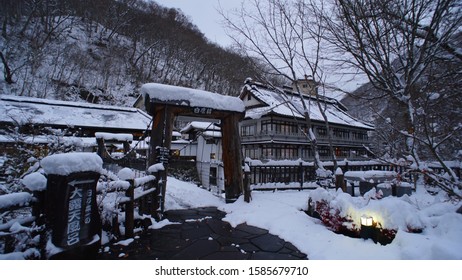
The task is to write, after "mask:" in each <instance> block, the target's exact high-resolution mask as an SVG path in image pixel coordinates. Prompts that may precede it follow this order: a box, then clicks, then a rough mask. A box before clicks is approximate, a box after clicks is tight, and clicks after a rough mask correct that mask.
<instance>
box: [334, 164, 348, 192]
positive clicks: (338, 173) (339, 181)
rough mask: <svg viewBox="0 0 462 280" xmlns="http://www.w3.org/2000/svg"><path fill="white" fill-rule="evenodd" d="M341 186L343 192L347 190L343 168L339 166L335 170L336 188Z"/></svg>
mask: <svg viewBox="0 0 462 280" xmlns="http://www.w3.org/2000/svg"><path fill="white" fill-rule="evenodd" d="M339 188H341V189H342V191H343V192H346V185H345V180H344V175H343V171H342V168H340V167H337V170H335V189H336V190H338V189H339Z"/></svg>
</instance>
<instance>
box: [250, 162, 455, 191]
mask: <svg viewBox="0 0 462 280" xmlns="http://www.w3.org/2000/svg"><path fill="white" fill-rule="evenodd" d="M246 161H247V164H248V165H249V167H250V174H249V176H250V181H251V186H252V189H275V188H278V189H302V188H316V187H317V186H318V185H317V184H318V183H319V179H320V178H319V176H318V175H319V174H316V170H315V167H314V164H313V163H312V162H304V161H301V160H299V161H270V162H267V163H263V162H261V161H257V160H246ZM324 167H325V168H326V169H327V170H330V171H331V172H334V170H333V168H334V165H333V163H332V162H324ZM338 167H340V168H341V169H342V171H343V172H347V171H372V170H374V171H389V172H395V173H396V174H398V175H399V176H400V177H401V178H402V179H406V180H408V181H411V182H412V181H413V180H414V178H413V176H412V172H410V170H409V168H408V167H407V166H406V165H405V164H400V163H384V162H381V161H378V160H370V161H340V162H338ZM430 167H431V168H432V169H433V170H434V171H435V172H438V166H437V165H434V166H433V165H430ZM451 168H452V169H453V170H454V172H455V173H456V174H458V176H459V177H460V174H461V171H460V169H461V168H460V166H459V165H454V166H451ZM441 170H442V168H441Z"/></svg>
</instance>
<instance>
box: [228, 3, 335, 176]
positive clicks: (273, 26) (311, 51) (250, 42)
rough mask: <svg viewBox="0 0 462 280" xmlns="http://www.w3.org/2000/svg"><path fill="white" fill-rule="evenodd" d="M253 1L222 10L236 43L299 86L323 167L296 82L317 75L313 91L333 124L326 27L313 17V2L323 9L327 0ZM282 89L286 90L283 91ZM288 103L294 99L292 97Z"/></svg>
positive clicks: (317, 161) (319, 164) (310, 138)
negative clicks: (327, 95)
mask: <svg viewBox="0 0 462 280" xmlns="http://www.w3.org/2000/svg"><path fill="white" fill-rule="evenodd" d="M249 2H250V1H246V7H241V9H240V10H236V11H235V12H234V13H233V14H231V15H227V14H225V13H224V12H223V11H221V15H222V17H223V18H224V23H225V26H226V27H227V28H228V30H230V37H231V38H232V39H234V42H235V43H236V45H238V46H239V47H240V48H241V49H242V50H243V51H244V52H245V53H246V54H247V55H248V56H249V57H255V58H257V59H260V60H262V61H264V62H265V63H266V64H267V65H268V66H269V73H268V74H271V75H275V76H281V77H284V78H285V79H287V80H289V81H291V82H292V83H293V84H294V85H295V91H296V92H297V93H298V94H299V97H300V100H301V104H302V108H299V110H298V111H299V113H300V114H302V115H303V116H304V119H305V125H306V128H307V130H308V131H307V132H306V134H305V135H306V136H307V139H308V141H309V142H310V144H311V147H312V150H313V153H314V155H315V164H316V166H317V167H318V168H321V169H323V165H322V162H321V160H320V158H319V153H318V148H317V139H316V136H315V134H314V132H313V129H312V127H313V125H312V119H311V117H310V110H311V108H310V105H309V104H307V102H306V101H305V98H304V97H303V95H302V91H301V89H300V88H299V85H298V83H297V82H298V81H299V80H303V79H308V77H309V79H310V80H313V88H312V93H313V95H314V96H315V97H316V98H317V99H318V102H317V106H318V109H319V111H320V112H321V114H322V116H323V118H324V123H325V125H326V126H327V129H329V122H328V118H327V115H326V113H325V112H326V109H327V107H325V106H323V105H322V104H323V102H321V99H322V96H321V94H322V93H323V92H324V91H325V88H324V86H325V80H326V75H325V73H324V71H323V69H322V67H321V64H322V56H321V48H322V45H323V32H324V26H323V25H322V24H320V23H319V22H316V21H317V20H323V19H322V18H316V17H313V15H314V14H313V12H312V9H313V7H314V6H317V7H318V8H320V9H322V6H321V7H319V6H318V5H319V4H320V5H322V1H321V3H317V2H313V1H301V0H252V1H251V4H252V5H251V6H252V7H251V8H249V6H248V5H249ZM236 35H237V36H236ZM281 94H283V95H284V93H283V92H281ZM287 102H290V100H289V98H287ZM328 139H329V144H330V145H329V146H330V150H331V154H332V160H333V161H334V163H335V164H336V158H335V153H334V151H333V146H332V135H331V134H330V130H329V133H328Z"/></svg>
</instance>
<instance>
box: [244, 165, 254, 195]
mask: <svg viewBox="0 0 462 280" xmlns="http://www.w3.org/2000/svg"><path fill="white" fill-rule="evenodd" d="M246 168H247V166H246ZM250 200H252V195H251V191H250V167H249V168H248V169H245V170H244V201H245V202H250Z"/></svg>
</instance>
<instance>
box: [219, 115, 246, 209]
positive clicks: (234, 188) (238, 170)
mask: <svg viewBox="0 0 462 280" xmlns="http://www.w3.org/2000/svg"><path fill="white" fill-rule="evenodd" d="M240 119H241V116H240V115H238V114H229V115H228V116H227V117H225V118H223V119H221V133H222V142H223V143H222V147H223V165H224V174H225V195H226V202H227V203H232V202H234V201H236V200H237V198H238V197H239V196H240V195H241V194H242V193H243V190H244V187H243V177H242V176H243V173H242V155H241V140H240V138H239V121H240Z"/></svg>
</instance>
